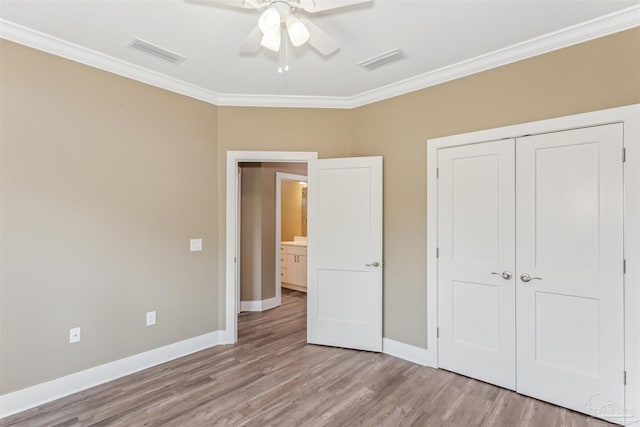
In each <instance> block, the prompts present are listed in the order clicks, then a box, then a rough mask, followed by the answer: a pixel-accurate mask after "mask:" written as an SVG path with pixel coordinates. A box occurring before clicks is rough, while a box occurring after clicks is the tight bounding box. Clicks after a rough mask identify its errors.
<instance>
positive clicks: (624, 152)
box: [622, 148, 627, 163]
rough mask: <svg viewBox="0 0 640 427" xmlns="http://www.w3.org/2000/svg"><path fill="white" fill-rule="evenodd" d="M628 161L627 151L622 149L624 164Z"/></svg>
mask: <svg viewBox="0 0 640 427" xmlns="http://www.w3.org/2000/svg"><path fill="white" fill-rule="evenodd" d="M626 161H627V149H626V148H622V163H624V162H626Z"/></svg>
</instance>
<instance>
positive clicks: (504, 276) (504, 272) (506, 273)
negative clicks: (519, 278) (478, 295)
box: [491, 271, 513, 280]
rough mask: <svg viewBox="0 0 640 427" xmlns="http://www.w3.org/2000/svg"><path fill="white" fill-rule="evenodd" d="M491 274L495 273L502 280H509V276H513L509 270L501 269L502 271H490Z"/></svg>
mask: <svg viewBox="0 0 640 427" xmlns="http://www.w3.org/2000/svg"><path fill="white" fill-rule="evenodd" d="M491 274H495V275H496V276H502V278H503V279H504V280H509V279H511V277H513V276H512V274H511V272H510V271H503V272H502V273H495V272H492V273H491Z"/></svg>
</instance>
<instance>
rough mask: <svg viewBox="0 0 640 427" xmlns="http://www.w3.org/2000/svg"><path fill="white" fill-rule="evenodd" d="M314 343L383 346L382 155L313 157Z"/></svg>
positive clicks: (310, 314)
mask: <svg viewBox="0 0 640 427" xmlns="http://www.w3.org/2000/svg"><path fill="white" fill-rule="evenodd" d="M308 224H309V225H308V236H309V237H308V256H309V258H308V265H309V273H308V284H307V292H308V293H307V297H308V299H307V341H308V342H309V343H313V344H324V345H331V346H337V347H348V348H356V349H362V350H370V351H382V157H360V158H343V159H323V160H314V161H310V162H309V200H308Z"/></svg>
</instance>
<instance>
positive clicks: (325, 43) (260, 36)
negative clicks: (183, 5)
mask: <svg viewBox="0 0 640 427" xmlns="http://www.w3.org/2000/svg"><path fill="white" fill-rule="evenodd" d="M192 1H193V0H192ZM196 1H197V2H198V3H201V4H208V5H220V6H231V7H238V8H242V9H255V10H261V9H264V12H262V14H261V15H260V18H259V19H258V25H256V27H255V28H254V29H253V30H252V31H251V32H250V33H249V35H248V36H247V38H246V39H245V40H244V41H243V42H242V44H241V45H240V53H249V54H253V53H256V52H258V51H259V50H260V48H261V47H264V48H266V49H269V50H271V51H274V52H278V51H280V46H281V44H282V34H283V32H284V31H283V30H284V29H286V32H287V34H288V36H289V40H290V41H291V44H292V45H293V46H295V47H298V46H302V45H303V44H305V43H307V42H308V43H309V45H310V46H311V47H313V48H314V49H316V50H317V51H318V52H320V53H321V54H322V55H325V56H327V55H330V54H332V53H333V52H335V51H336V50H338V49H339V48H340V46H339V45H338V42H337V41H336V40H335V39H334V38H333V37H331V36H330V35H329V34H327V33H326V32H324V31H323V30H321V29H320V28H319V27H318V26H317V25H315V24H314V23H313V22H311V21H309V20H308V19H306V18H305V17H298V16H296V15H295V14H294V12H297V11H302V12H304V13H310V14H312V13H316V12H324V11H327V10H331V9H338V8H341V7H345V6H351V5H354V4H358V3H367V2H371V1H373V0H264V1H261V0H196Z"/></svg>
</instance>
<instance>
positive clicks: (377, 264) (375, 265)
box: [365, 261, 380, 267]
mask: <svg viewBox="0 0 640 427" xmlns="http://www.w3.org/2000/svg"><path fill="white" fill-rule="evenodd" d="M365 266H367V267H379V266H380V263H379V262H378V261H373V262H372V263H371V264H365Z"/></svg>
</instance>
